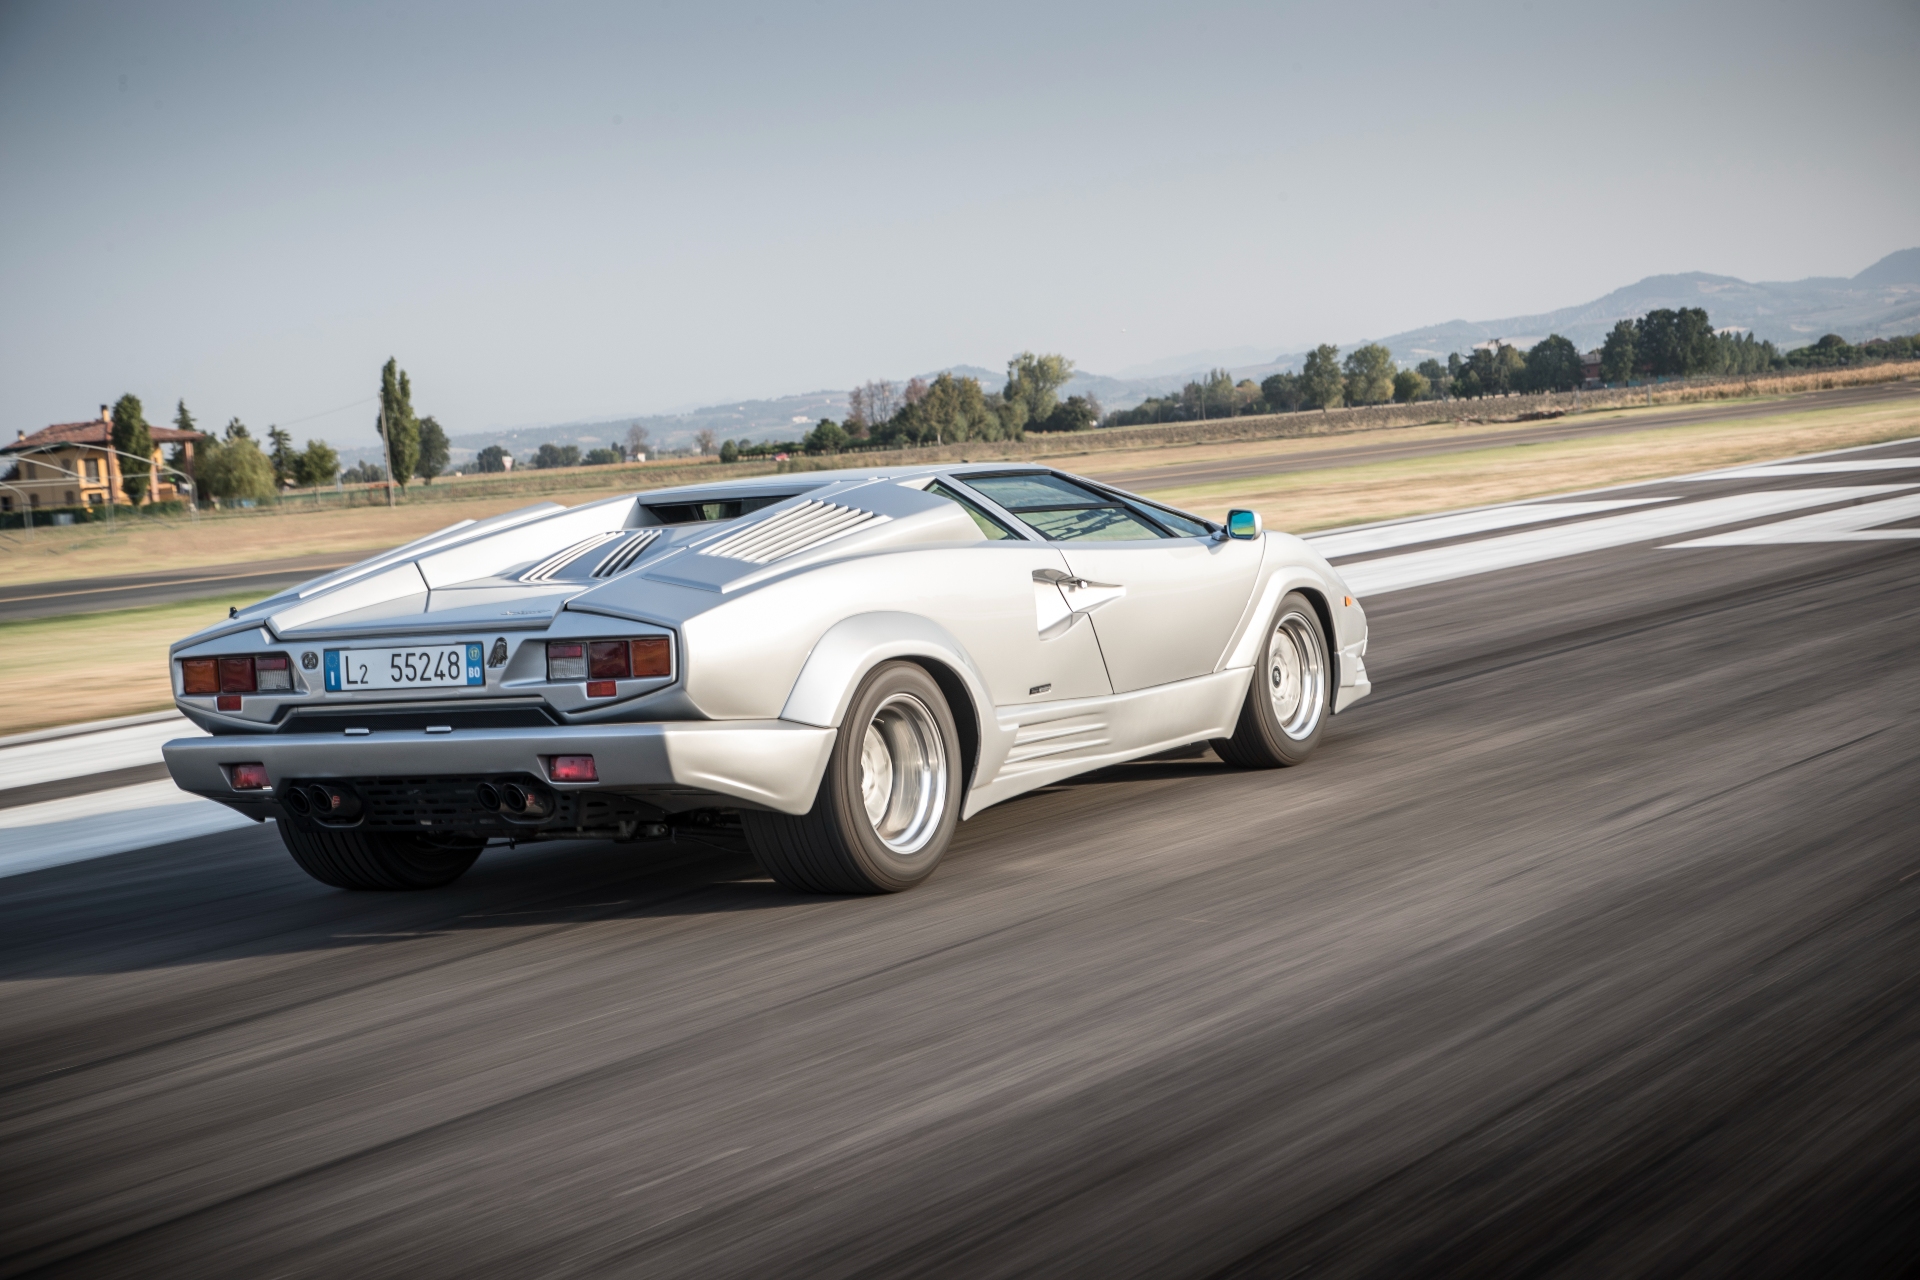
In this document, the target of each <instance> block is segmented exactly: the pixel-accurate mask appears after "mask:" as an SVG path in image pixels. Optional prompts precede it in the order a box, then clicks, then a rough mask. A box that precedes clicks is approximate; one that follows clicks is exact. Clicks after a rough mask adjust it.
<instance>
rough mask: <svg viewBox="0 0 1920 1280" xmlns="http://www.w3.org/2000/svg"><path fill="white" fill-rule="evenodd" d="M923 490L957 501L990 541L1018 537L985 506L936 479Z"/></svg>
mask: <svg viewBox="0 0 1920 1280" xmlns="http://www.w3.org/2000/svg"><path fill="white" fill-rule="evenodd" d="M924 492H926V493H931V494H933V495H934V496H935V497H938V498H945V499H946V500H947V501H949V502H956V503H959V504H960V509H961V510H962V511H964V512H966V513H967V514H968V515H970V516H972V517H973V522H974V523H975V524H977V525H979V526H980V532H981V533H984V534H986V535H987V539H988V541H990V542H1000V541H1003V540H1005V539H1007V538H1012V539H1014V540H1016V541H1018V540H1019V539H1020V535H1019V534H1017V533H1015V532H1014V531H1013V530H1011V529H1009V528H1007V526H1005V525H1004V524H1001V523H1000V522H999V521H998V520H996V519H994V518H993V517H992V516H991V515H989V514H988V513H987V510H986V508H984V507H982V506H981V505H980V504H979V503H977V502H974V501H973V500H972V499H970V498H965V497H962V496H961V495H960V494H958V493H956V492H954V491H953V490H952V489H949V488H947V486H946V485H944V484H941V483H940V482H939V481H938V480H935V481H934V482H933V483H932V484H930V485H928V486H927V487H926V489H925V490H924Z"/></svg>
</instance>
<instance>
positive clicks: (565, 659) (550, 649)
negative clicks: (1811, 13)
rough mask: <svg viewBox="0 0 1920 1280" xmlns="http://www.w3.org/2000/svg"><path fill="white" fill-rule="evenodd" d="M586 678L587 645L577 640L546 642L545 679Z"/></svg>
mask: <svg viewBox="0 0 1920 1280" xmlns="http://www.w3.org/2000/svg"><path fill="white" fill-rule="evenodd" d="M586 678H587V646H586V645H584V644H581V643H579V642H578V641H573V640H569V641H566V642H565V643H562V642H561V641H558V640H549V641H548V642H547V679H549V680H585V679H586Z"/></svg>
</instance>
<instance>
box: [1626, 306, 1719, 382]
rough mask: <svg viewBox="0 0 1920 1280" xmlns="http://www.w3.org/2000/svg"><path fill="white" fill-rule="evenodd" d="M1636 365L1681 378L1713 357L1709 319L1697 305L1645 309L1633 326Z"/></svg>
mask: <svg viewBox="0 0 1920 1280" xmlns="http://www.w3.org/2000/svg"><path fill="white" fill-rule="evenodd" d="M1634 330H1635V331H1634V347H1635V350H1636V351H1637V352H1638V353H1639V357H1640V360H1639V364H1640V367H1641V368H1643V369H1645V370H1646V371H1647V372H1648V373H1651V374H1652V375H1653V376H1654V377H1656V378H1683V377H1687V376H1689V375H1691V374H1695V373H1700V372H1702V371H1704V370H1705V369H1706V368H1707V367H1708V366H1709V365H1710V364H1711V363H1712V360H1713V322H1712V321H1711V320H1709V319H1707V313H1706V312H1705V311H1704V310H1702V309H1701V308H1699V307H1682V308H1680V310H1678V311H1670V310H1667V309H1666V308H1664V307H1663V308H1660V309H1658V310H1654V311H1649V312H1647V314H1646V315H1644V316H1642V317H1640V322H1639V324H1637V325H1636V326H1634Z"/></svg>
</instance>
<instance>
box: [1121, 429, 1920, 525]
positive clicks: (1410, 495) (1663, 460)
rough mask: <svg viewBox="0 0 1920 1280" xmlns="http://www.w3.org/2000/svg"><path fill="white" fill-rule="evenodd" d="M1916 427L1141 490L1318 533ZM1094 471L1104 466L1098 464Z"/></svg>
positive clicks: (1636, 440)
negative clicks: (1247, 511) (1242, 510)
mask: <svg viewBox="0 0 1920 1280" xmlns="http://www.w3.org/2000/svg"><path fill="white" fill-rule="evenodd" d="M1910 436H1920V405H1915V404H1912V403H1907V404H1899V405H1891V406H1887V407H1883V408H1874V409H1848V410H1832V411H1824V412H1818V413H1792V412H1782V413H1781V414H1780V415H1779V416H1778V417H1767V418H1755V419H1748V420H1745V421H1739V422H1723V423H1702V424H1700V425H1698V426H1682V427H1670V428H1665V429H1660V430H1652V431H1638V432H1632V433H1623V434H1620V435H1606V436H1591V437H1587V438H1584V439H1580V440H1567V441H1558V442H1554V443H1548V444H1521V445H1510V446H1506V447H1498V446H1495V447H1491V448H1485V449H1474V450H1471V451H1463V452H1460V453H1452V454H1439V455H1436V456H1432V457H1424V458H1408V459H1405V460H1402V461H1395V462H1377V463H1370V464H1367V465H1364V466H1354V467H1339V468H1331V469H1326V470H1318V471H1297V472H1291V473H1287V472H1280V471H1278V470H1277V469H1276V473H1275V474H1272V475H1267V476H1251V477H1241V478H1236V479H1234V480H1231V481H1223V482H1220V483H1216V484H1204V485H1194V486H1189V487H1176V488H1164V489H1154V488H1151V487H1144V486H1143V487H1141V489H1142V492H1147V493H1151V494H1152V495H1153V496H1154V497H1157V498H1160V499H1162V500H1163V501H1166V502H1170V503H1173V504H1174V505H1176V506H1182V507H1186V508H1189V509H1191V510H1193V511H1195V512H1198V513H1199V514H1201V515H1206V516H1212V517H1214V518H1219V517H1222V516H1224V514H1225V513H1226V511H1227V509H1228V508H1229V507H1252V508H1253V509H1254V510H1257V511H1259V512H1260V514H1261V518H1262V519H1264V520H1265V521H1266V522H1267V527H1268V528H1277V529H1287V530H1290V531H1292V532H1295V533H1308V532H1311V531H1313V530H1315V529H1327V528H1332V527H1334V526H1336V525H1347V524H1364V523H1368V522H1371V521H1375V520H1392V519H1397V518H1399V517H1402V516H1414V515H1423V514H1425V513H1427V512H1431V511H1443V510H1448V509H1451V508H1455V507H1473V506H1483V505H1485V504H1488V503H1494V502H1514V501H1518V500H1519V499H1522V498H1538V497H1546V496H1549V495H1552V494H1560V493H1572V492H1575V491H1577V490H1581V489H1593V488H1599V487H1602V486H1605V485H1613V484H1628V483H1631V482H1633V481H1636V480H1654V479H1658V478H1660V477H1662V476H1674V475H1685V474H1687V473H1689V472H1693V471H1707V470H1712V469H1714V468H1717V467H1730V466H1736V465H1738V464H1741V463H1746V462H1758V461H1763V460H1765V459H1769V458H1778V457H1785V456H1787V455H1790V454H1802V453H1817V452H1819V451H1821V450H1825V449H1845V448H1849V447H1852V446H1856V445H1868V444H1879V443H1882V442H1884V441H1888V440H1899V439H1904V438H1906V437H1910ZM1102 462H1103V466H1102V468H1101V469H1105V467H1104V464H1105V460H1104V459H1103V460H1102ZM1115 469H1116V470H1117V469H1118V468H1117V467H1116V468H1115ZM1089 474H1093V475H1096V476H1097V475H1098V474H1099V471H1098V470H1094V469H1090V470H1089Z"/></svg>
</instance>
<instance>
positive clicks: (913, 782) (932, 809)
mask: <svg viewBox="0 0 1920 1280" xmlns="http://www.w3.org/2000/svg"><path fill="white" fill-rule="evenodd" d="M860 799H861V802H862V803H863V804H864V805H865V806H866V810H867V821H869V822H871V823H872V824H873V831H874V834H875V835H877V836H879V837H880V842H881V843H882V844H884V845H886V846H887V848H889V849H891V850H892V851H893V852H895V853H897V854H913V853H918V852H920V850H921V849H922V848H924V847H925V846H926V843H927V841H928V840H929V839H931V838H932V836H933V833H934V831H935V830H936V829H937V828H938V827H939V826H940V819H941V818H942V816H944V814H945V813H946V806H947V752H946V747H945V746H944V745H943V743H942V741H941V738H940V728H939V725H938V724H937V723H936V722H935V720H934V717H933V712H931V711H930V710H928V709H927V706H926V704H925V703H923V702H921V701H920V699H918V698H916V697H914V696H913V695H912V694H908V693H897V694H895V695H894V696H892V697H891V698H888V699H887V700H886V701H885V702H882V703H881V704H880V705H879V706H878V707H877V708H875V710H874V713H873V719H872V720H870V721H869V722H868V723H867V732H866V735H865V738H864V739H863V741H862V743H861V747H860Z"/></svg>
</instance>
